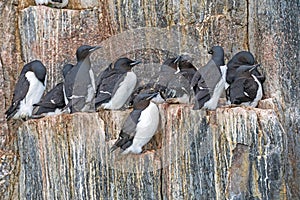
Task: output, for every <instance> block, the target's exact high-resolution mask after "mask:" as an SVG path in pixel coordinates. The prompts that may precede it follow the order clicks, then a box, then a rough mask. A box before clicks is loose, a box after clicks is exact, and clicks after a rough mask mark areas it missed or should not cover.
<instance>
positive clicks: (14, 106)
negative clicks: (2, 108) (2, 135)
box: [5, 102, 19, 120]
mask: <svg viewBox="0 0 300 200" xmlns="http://www.w3.org/2000/svg"><path fill="white" fill-rule="evenodd" d="M18 106H19V102H15V103H13V104H12V105H11V106H10V107H9V108H8V109H7V111H6V112H5V115H6V120H10V119H11V118H12V117H13V116H14V115H15V114H16V113H17V112H18Z"/></svg>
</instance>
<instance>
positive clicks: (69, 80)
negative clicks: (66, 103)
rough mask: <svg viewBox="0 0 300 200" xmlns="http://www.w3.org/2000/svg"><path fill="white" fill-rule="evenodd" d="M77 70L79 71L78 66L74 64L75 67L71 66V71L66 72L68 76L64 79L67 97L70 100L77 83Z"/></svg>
mask: <svg viewBox="0 0 300 200" xmlns="http://www.w3.org/2000/svg"><path fill="white" fill-rule="evenodd" d="M77 72H78V66H74V67H73V68H71V69H70V70H69V72H68V73H67V74H66V77H65V79H64V88H65V93H66V97H67V98H68V99H69V100H70V97H71V96H72V94H73V89H74V83H75V78H76V74H77Z"/></svg>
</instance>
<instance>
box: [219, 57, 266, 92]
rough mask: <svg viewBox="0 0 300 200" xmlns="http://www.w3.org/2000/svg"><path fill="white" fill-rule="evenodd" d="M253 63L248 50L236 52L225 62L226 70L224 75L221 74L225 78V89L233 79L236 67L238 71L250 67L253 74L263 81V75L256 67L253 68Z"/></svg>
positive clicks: (253, 60)
mask: <svg viewBox="0 0 300 200" xmlns="http://www.w3.org/2000/svg"><path fill="white" fill-rule="evenodd" d="M254 64H255V59H254V56H253V55H252V53H250V52H249V51H240V52H238V53H236V54H235V55H234V56H233V57H232V58H231V60H230V61H229V62H228V63H227V65H224V70H225V71H226V73H225V74H226V75H225V76H223V77H224V79H225V80H226V83H225V89H227V88H228V87H229V85H230V84H231V83H232V82H233V81H234V79H235V77H236V74H237V69H239V70H240V71H247V69H248V70H250V69H252V71H251V72H252V74H254V75H255V76H256V77H257V78H258V79H259V80H260V81H261V82H262V83H263V82H264V81H265V77H264V76H262V75H261V73H260V72H259V71H258V69H257V68H253V66H254ZM243 69H244V70H243Z"/></svg>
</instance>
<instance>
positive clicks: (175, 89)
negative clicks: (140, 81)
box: [134, 55, 197, 104]
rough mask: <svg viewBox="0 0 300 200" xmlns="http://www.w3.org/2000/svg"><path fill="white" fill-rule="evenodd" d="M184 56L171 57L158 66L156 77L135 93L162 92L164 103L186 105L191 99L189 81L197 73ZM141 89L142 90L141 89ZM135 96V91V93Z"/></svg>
mask: <svg viewBox="0 0 300 200" xmlns="http://www.w3.org/2000/svg"><path fill="white" fill-rule="evenodd" d="M189 59H190V58H189V57H188V56H186V55H179V56H177V57H171V58H168V59H166V60H165V61H164V63H163V64H162V65H161V66H160V71H159V73H158V74H157V75H155V76H154V77H152V78H151V80H150V82H149V83H147V84H145V85H143V86H140V87H138V88H137V91H139V92H144V91H149V89H150V90H153V89H156V90H157V89H159V90H160V91H164V92H163V94H164V95H165V98H166V102H168V103H186V104H188V103H189V102H190V99H191V95H192V91H191V89H190V83H191V79H192V77H193V75H194V73H195V72H196V71H197V68H195V67H194V66H193V65H192V64H191V63H190V62H189ZM141 88H142V89H141ZM134 94H136V91H135V93H134Z"/></svg>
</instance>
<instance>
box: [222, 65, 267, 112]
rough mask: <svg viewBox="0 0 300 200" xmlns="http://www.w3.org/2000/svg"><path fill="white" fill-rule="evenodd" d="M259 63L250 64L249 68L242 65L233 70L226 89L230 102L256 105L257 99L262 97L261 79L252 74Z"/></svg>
mask: <svg viewBox="0 0 300 200" xmlns="http://www.w3.org/2000/svg"><path fill="white" fill-rule="evenodd" d="M258 66H259V65H254V66H252V68H251V69H249V68H246V67H243V68H238V69H237V70H236V71H235V77H234V80H233V82H232V83H231V84H230V85H229V88H228V89H227V91H228V92H227V94H228V96H229V98H228V100H229V103H230V104H242V105H245V106H251V107H256V106H257V104H258V101H259V100H261V99H262V97H263V87H262V83H261V81H260V80H259V79H258V78H257V77H256V76H255V75H254V74H253V70H256V69H257V67H258Z"/></svg>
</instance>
